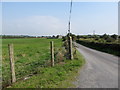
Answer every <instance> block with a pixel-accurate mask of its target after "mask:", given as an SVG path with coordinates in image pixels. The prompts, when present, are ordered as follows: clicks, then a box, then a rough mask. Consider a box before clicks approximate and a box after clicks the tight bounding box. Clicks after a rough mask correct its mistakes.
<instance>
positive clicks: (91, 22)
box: [2, 2, 118, 36]
mask: <svg viewBox="0 0 120 90" xmlns="http://www.w3.org/2000/svg"><path fill="white" fill-rule="evenodd" d="M69 9H70V2H3V3H2V34H5V35H36V36H42V35H66V34H67V30H68V18H69ZM93 31H95V33H96V34H104V33H106V34H117V33H118V3H117V2H73V7H72V15H71V33H74V34H76V35H87V34H93Z"/></svg>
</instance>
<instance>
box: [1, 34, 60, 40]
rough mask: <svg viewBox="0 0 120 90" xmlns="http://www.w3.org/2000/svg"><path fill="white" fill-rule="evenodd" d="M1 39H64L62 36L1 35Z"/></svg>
mask: <svg viewBox="0 0 120 90" xmlns="http://www.w3.org/2000/svg"><path fill="white" fill-rule="evenodd" d="M0 38H3V39H14V38H49V39H55V38H62V36H61V35H56V36H55V35H52V36H29V35H0Z"/></svg>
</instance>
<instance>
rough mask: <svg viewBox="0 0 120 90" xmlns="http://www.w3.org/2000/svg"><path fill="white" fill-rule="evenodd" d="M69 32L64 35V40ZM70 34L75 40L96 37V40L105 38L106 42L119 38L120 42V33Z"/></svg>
mask: <svg viewBox="0 0 120 90" xmlns="http://www.w3.org/2000/svg"><path fill="white" fill-rule="evenodd" d="M67 36H68V34H67V35H66V36H64V37H63V41H64V40H65V39H66V38H67ZM70 36H71V37H72V39H73V41H76V40H79V39H80V38H83V39H90V38H94V39H95V40H105V41H106V42H114V41H116V40H118V41H119V42H120V35H116V34H113V35H108V34H103V35H75V34H72V33H70Z"/></svg>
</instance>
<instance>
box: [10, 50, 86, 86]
mask: <svg viewBox="0 0 120 90" xmlns="http://www.w3.org/2000/svg"><path fill="white" fill-rule="evenodd" d="M76 54H77V57H76V59H74V60H65V61H64V63H62V64H56V65H55V66H54V67H46V68H39V69H38V70H37V72H38V74H37V75H35V76H32V77H31V78H29V79H28V80H24V81H18V82H16V83H15V84H13V85H12V86H11V87H10V88H72V87H75V86H74V85H73V84H72V82H73V81H74V76H75V75H77V72H78V69H79V68H80V67H81V66H82V65H83V64H84V63H85V61H84V58H83V57H82V55H80V53H79V52H78V51H77V53H76Z"/></svg>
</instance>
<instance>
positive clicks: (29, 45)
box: [2, 39, 62, 85]
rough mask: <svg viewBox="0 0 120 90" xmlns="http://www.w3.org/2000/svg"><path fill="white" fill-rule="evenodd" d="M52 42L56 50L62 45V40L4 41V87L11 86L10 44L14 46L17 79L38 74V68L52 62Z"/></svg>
mask: <svg viewBox="0 0 120 90" xmlns="http://www.w3.org/2000/svg"><path fill="white" fill-rule="evenodd" d="M50 41H54V43H55V49H57V48H60V47H61V45H62V42H61V39H3V40H2V71H3V72H2V74H3V85H8V84H10V64H9V62H10V61H9V57H8V55H9V54H8V44H9V43H13V44H14V56H15V71H16V78H17V79H19V78H22V77H24V76H26V75H28V74H33V73H36V72H37V71H36V70H37V68H39V67H42V66H45V62H46V61H48V60H50V50H49V49H50V45H49V44H50Z"/></svg>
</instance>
